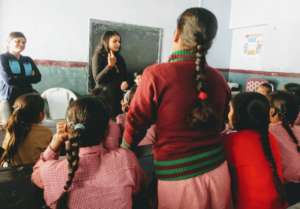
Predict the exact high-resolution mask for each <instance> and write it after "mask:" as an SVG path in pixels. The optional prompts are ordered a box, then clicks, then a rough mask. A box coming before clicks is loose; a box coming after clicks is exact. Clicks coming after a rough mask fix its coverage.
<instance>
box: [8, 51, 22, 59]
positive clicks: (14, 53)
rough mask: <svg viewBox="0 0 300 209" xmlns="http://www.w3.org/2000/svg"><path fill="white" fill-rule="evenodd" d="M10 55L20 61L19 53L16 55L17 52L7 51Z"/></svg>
mask: <svg viewBox="0 0 300 209" xmlns="http://www.w3.org/2000/svg"><path fill="white" fill-rule="evenodd" d="M8 52H9V53H10V54H12V55H13V56H15V57H16V58H17V59H20V57H21V53H17V52H13V51H8Z"/></svg>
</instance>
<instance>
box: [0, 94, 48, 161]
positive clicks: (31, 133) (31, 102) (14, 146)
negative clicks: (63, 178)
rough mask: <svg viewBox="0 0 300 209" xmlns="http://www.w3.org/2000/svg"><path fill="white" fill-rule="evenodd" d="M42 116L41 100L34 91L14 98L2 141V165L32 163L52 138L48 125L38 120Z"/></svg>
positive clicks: (42, 106)
mask: <svg viewBox="0 0 300 209" xmlns="http://www.w3.org/2000/svg"><path fill="white" fill-rule="evenodd" d="M43 119H44V101H43V99H42V98H41V96H40V95H38V94H36V93H29V94H24V95H22V96H20V97H18V98H17V100H16V101H15V103H14V105H13V112H12V114H11V115H10V117H9V118H8V122H7V125H6V135H5V138H4V141H3V144H2V147H3V149H4V153H3V155H2V157H1V158H0V163H1V165H2V166H4V167H5V166H7V164H10V165H22V164H33V163H35V162H36V161H37V160H38V158H39V156H40V154H41V152H43V151H44V150H45V149H46V148H47V146H48V144H49V142H50V141H51V138H52V132H51V130H50V129H49V128H47V127H45V126H43V125H41V124H40V122H41V121H42V120H43Z"/></svg>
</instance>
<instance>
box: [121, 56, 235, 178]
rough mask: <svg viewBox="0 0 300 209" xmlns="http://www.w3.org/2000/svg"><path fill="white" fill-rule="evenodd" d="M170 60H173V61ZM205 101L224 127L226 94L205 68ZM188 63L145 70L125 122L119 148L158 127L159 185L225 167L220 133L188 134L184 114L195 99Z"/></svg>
mask: <svg viewBox="0 0 300 209" xmlns="http://www.w3.org/2000/svg"><path fill="white" fill-rule="evenodd" d="M173 60H174V59H173ZM206 70H207V78H208V92H207V93H208V97H209V99H210V102H211V104H212V105H213V108H214V109H215V110H216V113H217V114H218V116H219V118H220V127H222V126H223V124H224V119H225V115H226V113H227V107H228V103H229V100H230V90H229V87H228V86H227V83H226V81H225V80H224V78H223V77H222V75H221V74H220V73H219V72H218V71H217V70H216V69H213V68H211V67H209V66H206ZM194 76H195V64H194V60H193V59H187V60H186V59H180V58H179V59H178V57H176V60H175V62H168V63H163V64H156V65H152V66H149V67H148V68H146V69H145V71H144V73H143V75H142V81H141V83H140V85H139V87H138V88H137V91H136V93H135V96H134V98H133V100H132V102H131V104H130V108H129V112H128V114H127V117H126V125H125V131H124V139H123V146H124V147H131V146H135V145H136V144H138V142H139V140H141V139H142V138H143V136H144V134H145V132H146V130H147V129H148V128H149V127H150V125H151V124H153V123H155V124H156V127H157V133H156V134H157V138H156V142H155V144H154V146H153V155H154V165H155V171H156V174H157V176H158V178H159V179H161V180H180V179H187V178H191V177H194V176H198V175H200V174H203V173H206V172H208V171H210V170H213V169H214V168H216V167H218V166H219V165H220V164H221V163H222V162H224V151H223V146H222V143H221V137H220V136H219V133H216V132H209V131H199V130H192V129H190V128H189V127H188V126H187V124H186V115H187V113H188V112H189V111H190V110H191V109H192V107H193V105H194V103H195V101H196V100H197V92H196V89H195V86H196V84H195V78H194Z"/></svg>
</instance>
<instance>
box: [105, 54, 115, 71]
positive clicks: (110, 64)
mask: <svg viewBox="0 0 300 209" xmlns="http://www.w3.org/2000/svg"><path fill="white" fill-rule="evenodd" d="M107 63H108V67H109V68H110V69H112V68H113V67H114V66H115V65H116V63H117V58H116V57H115V55H114V53H113V52H112V51H109V53H108V56H107Z"/></svg>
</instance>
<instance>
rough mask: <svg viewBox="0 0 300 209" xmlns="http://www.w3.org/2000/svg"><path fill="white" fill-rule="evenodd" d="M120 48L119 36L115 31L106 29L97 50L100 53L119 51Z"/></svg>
mask: <svg viewBox="0 0 300 209" xmlns="http://www.w3.org/2000/svg"><path fill="white" fill-rule="evenodd" d="M120 49H121V36H120V34H119V33H118V32H117V31H106V32H105V33H104V34H103V35H102V37H101V40H100V42H99V45H98V50H99V52H101V53H108V52H110V51H113V52H119V51H120ZM96 50H97V49H96Z"/></svg>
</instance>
